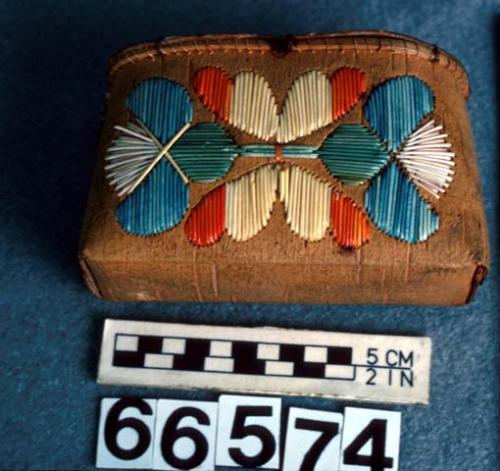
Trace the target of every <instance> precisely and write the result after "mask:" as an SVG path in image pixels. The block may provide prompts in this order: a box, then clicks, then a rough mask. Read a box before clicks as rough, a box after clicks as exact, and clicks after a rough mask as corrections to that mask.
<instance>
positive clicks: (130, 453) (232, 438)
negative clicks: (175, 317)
mask: <svg viewBox="0 0 500 471" xmlns="http://www.w3.org/2000/svg"><path fill="white" fill-rule="evenodd" d="M285 418H286V419H287V420H286V421H287V424H286V425H285V424H283V430H282V429H281V425H282V422H283V419H285ZM400 422H401V417H400V413H399V412H391V411H383V410H382V411H381V410H373V409H358V408H352V407H348V408H346V410H345V415H342V414H339V413H336V412H327V411H320V410H311V409H302V408H296V407H292V408H290V409H289V411H288V414H286V411H283V410H282V406H281V399H280V398H276V397H252V396H230V395H223V396H221V397H220V398H219V402H206V401H180V400H167V399H160V400H155V399H140V398H106V399H103V400H102V403H101V417H100V421H99V436H98V440H97V460H96V466H97V467H98V468H118V469H132V468H135V469H159V470H176V469H199V470H203V471H210V470H213V469H215V466H224V467H227V466H229V467H237V468H244V469H284V470H297V471H314V470H317V471H385V470H391V471H397V470H398V461H399V438H400V428H401V424H400ZM285 431H286V433H285Z"/></svg>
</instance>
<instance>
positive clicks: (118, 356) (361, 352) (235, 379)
mask: <svg viewBox="0 0 500 471" xmlns="http://www.w3.org/2000/svg"><path fill="white" fill-rule="evenodd" d="M430 364H431V340H430V338H428V337H407V336H389V335H363V334H350V333H340V332H324V331H311V330H295V329H279V328H271V327H259V328H247V327H225V326H207V325H187V324H169V323H158V322H140V321H121V320H110V319H108V320H106V321H105V325H104V333H103V340H102V346H101V357H100V362H99V371H98V382H100V383H103V384H115V385H135V386H151V387H165V388H204V389H215V390H224V391H238V392H265V393H275V394H290V395H313V396H323V397H335V398H342V399H355V400H365V401H375V402H394V403H406V404H427V403H428V401H429V377H430Z"/></svg>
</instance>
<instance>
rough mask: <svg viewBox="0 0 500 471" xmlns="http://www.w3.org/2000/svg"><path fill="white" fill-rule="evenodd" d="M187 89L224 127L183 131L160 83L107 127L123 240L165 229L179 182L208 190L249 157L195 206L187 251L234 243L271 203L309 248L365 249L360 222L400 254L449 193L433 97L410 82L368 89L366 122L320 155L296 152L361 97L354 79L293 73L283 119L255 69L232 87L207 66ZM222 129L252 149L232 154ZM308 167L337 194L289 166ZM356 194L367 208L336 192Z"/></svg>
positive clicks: (139, 93) (189, 108) (343, 130)
mask: <svg viewBox="0 0 500 471" xmlns="http://www.w3.org/2000/svg"><path fill="white" fill-rule="evenodd" d="M192 84H193V88H194V91H195V93H196V95H197V96H198V98H199V99H200V101H201V102H202V103H203V105H204V106H205V107H206V108H207V109H208V110H209V111H211V112H212V113H213V114H214V116H215V117H216V118H217V120H218V121H219V122H220V123H221V124H218V123H198V124H193V103H192V98H191V96H190V95H189V93H188V92H187V90H186V89H185V88H184V87H183V86H181V85H180V84H178V83H176V82H173V81H171V80H167V79H163V78H151V79H147V80H144V81H142V82H140V83H139V84H138V85H137V86H136V87H135V88H134V89H133V90H132V92H131V93H130V95H129V96H128V98H127V100H126V107H127V109H128V111H129V112H130V113H129V121H128V122H127V123H126V124H125V125H116V126H115V131H116V135H115V138H114V140H113V141H112V143H111V144H110V146H109V147H108V151H107V153H106V157H105V160H106V163H105V170H106V175H107V178H108V180H109V183H110V185H111V186H112V187H113V188H114V190H115V191H116V193H117V195H118V196H119V197H120V198H121V202H120V203H119V205H118V207H117V209H116V219H117V221H118V223H119V224H120V225H121V227H122V228H123V229H124V230H125V231H127V232H129V233H131V234H134V235H141V236H149V235H154V234H158V233H161V232H164V231H167V230H169V229H172V228H173V227H175V226H176V225H177V224H179V222H180V221H181V220H182V219H183V218H184V217H185V215H186V212H187V210H188V208H189V206H190V202H189V193H190V185H192V184H197V183H214V182H217V181H218V180H219V179H221V178H223V177H224V176H225V175H226V174H227V173H228V172H229V170H230V168H231V166H232V164H233V162H234V160H235V159H236V158H238V157H247V158H248V157H251V158H256V159H257V160H256V163H257V165H256V167H255V168H254V169H252V170H250V171H248V172H247V173H245V174H243V175H241V176H239V177H238V178H236V179H234V180H231V181H226V182H225V183H222V184H220V185H217V186H216V187H215V188H213V189H212V190H210V191H209V192H208V193H207V194H206V195H205V196H204V197H202V199H201V200H200V201H199V202H198V203H197V204H196V205H195V206H194V207H193V208H192V210H191V212H190V213H189V215H188V217H187V219H186V223H185V226H184V231H185V234H186V236H187V238H188V239H189V240H190V241H191V242H192V243H193V244H194V245H197V246H209V245H212V244H214V243H215V242H217V241H218V240H219V239H220V238H221V237H222V236H223V234H225V233H226V234H227V235H228V236H229V237H230V238H231V239H233V240H235V241H238V242H243V241H246V240H249V239H251V238H252V237H254V236H255V235H257V234H258V233H259V232H260V231H261V230H263V229H264V228H265V227H266V225H267V224H268V221H269V220H270V217H271V213H272V209H273V205H274V204H275V202H277V201H279V202H280V203H281V204H283V206H284V210H285V214H286V222H287V224H288V225H289V227H290V230H291V231H292V232H293V233H294V234H296V235H297V236H299V237H300V238H302V239H304V240H307V241H311V242H313V241H318V240H321V239H323V238H324V237H325V236H326V235H327V234H331V235H332V237H333V239H334V240H335V241H336V242H337V244H338V245H339V246H341V247H343V248H359V247H361V246H362V245H363V244H365V243H366V242H368V241H369V240H370V234H371V230H370V225H371V224H370V220H371V222H372V223H373V224H374V225H375V226H376V227H377V228H378V229H379V230H381V231H382V232H384V233H386V234H388V235H389V236H391V237H394V238H396V239H399V240H401V241H404V242H407V243H417V242H423V241H425V240H427V239H428V238H429V237H430V236H431V235H432V234H433V233H435V232H436V231H437V229H438V227H439V216H438V214H437V213H436V211H435V210H434V209H433V208H432V206H431V204H430V203H429V201H428V199H427V198H426V196H430V197H435V198H439V197H440V196H442V194H443V193H444V192H445V191H446V189H447V188H448V187H449V185H450V184H451V181H452V179H453V174H454V170H453V167H454V157H455V154H454V153H453V152H452V150H451V145H450V144H449V143H448V142H447V135H446V134H445V133H444V132H443V126H442V125H441V124H439V123H437V122H436V119H435V118H431V119H429V116H430V114H431V113H432V112H433V110H434V95H433V93H432V91H431V89H430V88H429V87H428V86H427V85H426V84H425V83H424V82H423V81H422V80H420V79H419V78H417V77H414V76H402V77H396V78H392V79H389V80H387V81H386V82H384V83H382V84H380V85H378V86H376V87H375V88H374V89H373V90H372V92H371V93H370V95H369V96H368V98H367V99H366V102H365V103H364V106H363V117H364V120H363V121H364V122H362V123H357V124H356V123H350V124H342V125H340V126H337V127H336V129H334V131H333V132H331V133H330V134H329V135H328V136H327V137H326V139H325V140H324V142H323V143H322V144H321V145H320V146H319V147H316V146H311V145H303V144H298V143H294V141H296V140H297V139H299V138H301V137H304V136H308V135H309V134H311V133H313V132H315V131H317V130H319V129H322V128H324V127H325V126H328V125H331V124H332V123H335V122H336V121H338V120H339V119H341V118H342V117H343V116H345V115H346V114H348V113H349V111H350V110H351V109H352V108H353V107H354V106H356V104H357V103H359V102H360V101H361V100H362V99H363V97H364V94H365V92H366V77H365V74H364V72H363V71H361V70H359V69H356V68H348V67H343V68H341V69H338V70H337V71H336V72H335V73H334V74H333V75H332V76H330V77H328V76H327V75H326V74H324V73H323V72H321V71H318V70H311V71H308V72H306V73H304V74H302V75H300V76H299V77H297V78H296V79H295V80H294V82H293V83H292V85H291V86H290V89H289V90H288V92H287V95H286V97H285V100H284V102H283V107H282V110H281V112H280V113H278V104H277V103H276V100H275V97H274V94H273V93H272V89H271V87H270V85H269V83H268V82H267V80H266V79H265V78H264V77H263V76H261V75H259V74H258V73H256V72H252V71H242V72H239V73H237V74H236V75H235V76H231V75H230V74H229V73H228V72H227V71H225V70H223V69H221V68H218V67H213V66H208V67H203V68H201V69H199V70H197V71H196V72H195V73H194V76H193V79H192ZM226 128H227V129H229V130H230V129H231V128H235V129H239V130H240V131H242V132H244V133H247V134H248V135H249V136H253V137H254V138H255V139H256V141H255V142H254V143H251V144H245V145H241V146H238V145H237V144H236V143H235V141H234V138H233V137H232V136H231V134H230V133H229V132H228V131H227V129H226ZM318 158H319V159H320V160H321V161H322V162H323V164H324V167H325V169H326V170H327V171H328V172H329V174H330V175H331V176H332V177H334V178H335V179H336V181H337V182H340V184H338V183H336V184H334V183H332V182H329V181H325V180H324V179H322V178H320V177H319V176H317V175H314V174H313V173H311V172H310V171H309V170H306V169H304V168H302V167H301V166H300V161H301V160H302V159H318ZM366 183H368V186H367V188H366V190H365V193H364V202H363V206H364V207H361V206H359V205H357V204H356V203H355V202H354V201H353V200H352V199H351V198H349V197H348V196H346V195H345V194H344V193H343V192H342V185H346V186H349V185H364V184H366Z"/></svg>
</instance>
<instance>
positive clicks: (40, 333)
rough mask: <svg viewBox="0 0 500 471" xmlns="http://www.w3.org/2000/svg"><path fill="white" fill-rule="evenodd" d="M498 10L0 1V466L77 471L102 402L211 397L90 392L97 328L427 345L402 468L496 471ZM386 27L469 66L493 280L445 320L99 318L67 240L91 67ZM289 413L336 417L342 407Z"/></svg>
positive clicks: (86, 163)
mask: <svg viewBox="0 0 500 471" xmlns="http://www.w3.org/2000/svg"><path fill="white" fill-rule="evenodd" d="M499 15H500V3H499V2H498V1H497V2H493V1H481V0H462V1H452V0H451V1H448V0H440V1H435V0H418V1H404V2H403V1H379V0H373V1H371V0H365V1H363V2H360V1H342V2H341V1H336V2H335V1H331V0H329V1H327V0H324V1H309V0H297V1H296V0H290V1H279V0H274V1H270V0H269V1H265V0H240V1H233V2H231V1H229V0H227V1H223V0H221V1H209V0H199V1H198V0H196V1H191V0H184V1H178V2H173V1H172V2H167V1H156V2H152V1H151V2H146V1H137V0H136V1H125V0H122V1H114V2H113V1H105V0H98V1H94V0H88V1H81V2H75V1H63V0H60V1H55V0H52V1H50V0H43V1H37V2H35V1H32V0H24V1H21V0H7V1H6V0H3V1H2V2H1V3H0V32H1V33H0V63H1V66H0V148H1V155H0V339H1V342H0V468H14V467H15V468H36V469H49V468H55V469H91V468H92V466H93V462H94V457H95V440H96V426H97V419H98V417H97V415H98V404H99V398H101V397H103V396H110V395H111V396H117V395H123V394H138V395H142V396H149V397H167V398H168V397H169V398H181V397H182V398H186V397H193V398H200V399H201V398H203V399H210V398H216V397H217V396H216V395H215V394H212V393H209V392H206V391H205V392H203V391H201V392H185V391H166V390H156V389H155V390H146V389H139V388H116V387H104V386H98V385H97V384H96V382H95V378H96V366H97V360H98V347H99V341H100V335H101V329H102V324H103V319H104V318H106V317H112V318H123V319H148V320H158V321H177V322H189V323H209V324H240V325H245V326H259V325H275V326H281V327H298V328H322V329H329V330H339V331H348V332H366V333H388V334H413V335H428V336H431V337H432V339H433V341H434V351H433V365H432V381H431V404H430V405H429V406H426V407H424V406H411V407H394V406H391V405H387V406H385V407H387V408H389V409H393V410H400V411H402V413H403V417H402V421H403V426H402V439H401V459H400V462H401V464H400V469H401V470H405V471H419V470H432V471H441V470H442V471H449V470H466V471H471V470H481V471H490V470H491V471H494V470H495V469H497V465H498V456H497V452H496V447H497V437H498V430H497V427H498V419H499V417H498V391H499V388H498V377H499V366H498V365H499V349H498V345H499V342H498V338H499V320H498V319H499V318H498V315H497V303H498V270H497V266H496V264H497V262H498V252H497V247H496V246H497V241H498V232H497V230H496V228H495V226H496V223H497V214H498V211H499V207H498V188H499V183H498V182H499V175H498V157H497V156H498V151H499V144H500V134H499V108H498V105H497V101H498V98H499V89H500V73H499V71H500V66H499V63H498V60H499V58H500V49H499V48H500V36H499V28H500V20H499ZM350 29H385V30H390V31H397V32H401V33H405V34H409V35H413V36H416V37H418V38H420V39H422V40H425V41H428V42H431V43H436V44H438V45H439V46H440V47H442V48H444V49H445V50H447V51H449V52H451V53H452V54H455V55H456V56H457V57H459V58H460V60H461V61H462V62H463V64H464V65H465V67H466V68H467V70H468V72H469V76H470V81H471V85H472V95H471V98H470V101H469V111H470V118H471V122H472V126H473V131H474V137H475V141H476V146H477V153H478V158H479V165H480V169H481V180H482V185H483V190H484V197H485V203H486V210H487V214H488V219H489V227H490V236H491V242H492V249H493V253H492V269H491V273H490V276H489V278H488V279H487V281H486V283H485V284H484V286H482V287H481V288H480V290H479V292H478V295H477V296H476V298H475V300H474V302H473V303H472V304H470V305H468V306H465V307H458V308H418V307H397V306H395V307H382V306H377V307H373V306H357V307H355V306H302V305H274V306H268V305H267V306H266V305H233V304H223V305H214V304H156V305H154V304H112V303H107V302H104V301H99V300H97V299H95V298H94V297H93V296H92V295H91V294H90V293H89V292H88V291H87V290H86V288H85V287H84V285H83V282H82V280H81V277H80V274H79V270H78V267H77V263H76V251H77V241H78V234H79V230H80V226H81V222H82V216H83V211H84V207H85V201H86V197H87V193H88V189H89V184H90V179H91V174H92V170H93V166H94V162H95V147H96V143H97V139H98V134H99V129H100V125H101V120H102V115H103V111H104V95H105V92H106V75H105V74H106V65H107V61H108V59H109V58H110V56H111V55H112V54H113V53H114V52H116V51H117V50H118V49H121V48H123V47H125V46H128V45H130V44H132V43H135V42H139V41H143V40H149V39H156V38H159V37H162V36H171V35H183V34H198V33H221V32H257V33H265V34H286V33H307V32H311V31H316V32H330V31H343V30H350ZM285 404H286V405H292V404H294V405H297V404H301V405H305V406H310V407H312V408H322V409H325V410H339V411H340V410H343V407H344V406H345V405H346V403H345V402H336V401H329V400H321V399H305V398H288V399H286V400H285Z"/></svg>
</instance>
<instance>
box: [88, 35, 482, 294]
mask: <svg viewBox="0 0 500 471" xmlns="http://www.w3.org/2000/svg"><path fill="white" fill-rule="evenodd" d="M108 80H109V93H108V96H107V104H106V105H107V106H106V116H105V121H104V125H103V129H102V136H101V140H100V144H99V148H98V159H97V167H96V172H95V175H94V179H93V183H92V188H91V192H90V197H89V201H88V206H87V211H86V216H85V221H84V225H83V229H82V236H81V245H80V251H79V260H80V264H81V267H82V271H83V275H84V278H85V280H86V282H87V285H88V286H89V288H90V289H91V290H92V292H93V293H94V294H95V295H97V296H99V297H102V298H104V299H108V300H116V301H234V302H239V301H241V302H285V303H287V302H290V303H291V302H305V303H398V304H462V303H465V302H468V301H469V300H470V299H471V297H472V295H473V293H474V291H475V289H476V287H477V286H478V285H479V284H480V283H481V282H482V281H483V280H484V278H485V276H486V274H487V271H488V258H489V248H488V236H487V227H486V220H485V216H484V210H483V204H482V199H481V190H480V185H479V176H478V169H477V161H476V156H475V151H474V145H473V141H472V133H471V128H470V123H469V118H468V115H467V97H468V94H469V83H468V79H467V75H466V72H465V70H464V68H463V67H462V65H461V64H460V63H459V62H458V61H457V60H456V59H455V58H453V57H452V56H451V55H449V54H448V53H446V52H444V51H442V50H440V49H438V48H437V47H435V46H431V45H428V44H426V43H423V42H420V41H417V40H415V39H412V38H409V37H406V36H401V35H395V34H389V33H380V32H377V33H374V32H357V33H347V34H346V33H343V34H331V35H309V36H302V37H288V38H286V39H275V38H265V37H258V36H242V35H238V36H232V35H219V36H197V37H179V38H168V39H165V40H162V41H159V42H150V43H143V44H139V45H136V46H133V47H130V48H128V49H125V50H124V51H122V52H120V53H118V54H117V55H116V56H115V57H114V58H112V60H111V63H110V67H109V75H108Z"/></svg>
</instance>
